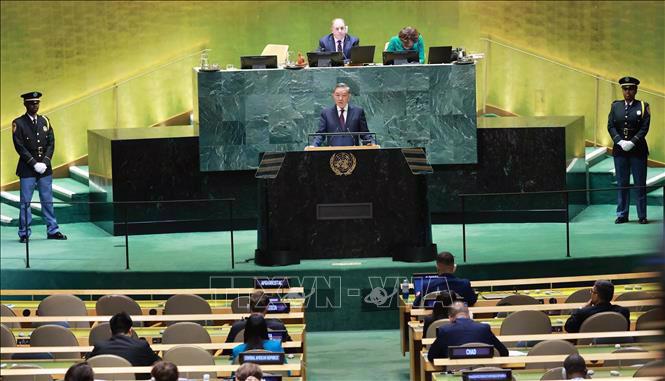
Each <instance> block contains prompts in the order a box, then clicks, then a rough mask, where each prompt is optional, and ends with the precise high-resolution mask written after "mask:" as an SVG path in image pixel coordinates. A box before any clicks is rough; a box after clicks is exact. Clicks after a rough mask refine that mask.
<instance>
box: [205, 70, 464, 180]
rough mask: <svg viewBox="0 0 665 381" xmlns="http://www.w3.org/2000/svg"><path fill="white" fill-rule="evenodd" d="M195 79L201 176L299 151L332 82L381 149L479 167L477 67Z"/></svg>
mask: <svg viewBox="0 0 665 381" xmlns="http://www.w3.org/2000/svg"><path fill="white" fill-rule="evenodd" d="M197 75H198V105H199V109H198V110H199V131H200V141H199V143H200V146H199V149H200V158H201V160H200V165H201V170H202V171H220V170H243V169H254V168H256V167H257V166H258V157H259V152H267V151H300V150H302V149H303V148H304V147H305V146H306V145H308V144H309V143H308V135H307V134H308V133H314V132H316V130H317V128H318V123H319V115H320V113H321V110H322V109H323V108H324V107H329V106H332V105H333V101H332V98H331V93H332V88H333V87H334V85H335V83H337V82H345V83H347V84H348V85H349V86H350V87H351V93H352V96H351V101H350V102H351V103H353V104H355V105H358V106H361V107H363V108H364V109H365V114H366V116H367V124H368V127H369V130H370V131H371V132H375V133H376V134H377V141H378V143H379V144H380V145H381V146H382V147H414V146H419V147H426V148H427V152H428V157H429V160H430V162H431V163H432V164H470V163H475V162H476V161H477V155H476V83H475V82H476V79H475V65H422V66H420V65H415V66H414V65H406V66H386V67H383V66H372V67H344V68H313V69H304V70H296V71H294V70H284V69H272V70H269V69H268V70H242V71H239V70H234V71H220V72H213V73H209V72H201V73H198V74H197Z"/></svg>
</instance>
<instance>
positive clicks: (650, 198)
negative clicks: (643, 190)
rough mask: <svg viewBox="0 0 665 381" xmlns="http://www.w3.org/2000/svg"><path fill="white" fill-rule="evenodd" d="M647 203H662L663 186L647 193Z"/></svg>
mask: <svg viewBox="0 0 665 381" xmlns="http://www.w3.org/2000/svg"><path fill="white" fill-rule="evenodd" d="M647 205H663V187H660V188H658V189H656V190H653V191H651V192H649V193H647Z"/></svg>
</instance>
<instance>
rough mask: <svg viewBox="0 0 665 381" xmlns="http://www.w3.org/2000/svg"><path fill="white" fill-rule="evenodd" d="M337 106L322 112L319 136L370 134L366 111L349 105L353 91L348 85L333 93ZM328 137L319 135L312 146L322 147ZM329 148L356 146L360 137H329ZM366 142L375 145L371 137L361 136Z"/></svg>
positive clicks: (342, 84)
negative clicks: (345, 133)
mask: <svg viewBox="0 0 665 381" xmlns="http://www.w3.org/2000/svg"><path fill="white" fill-rule="evenodd" d="M332 97H333V101H335V105H334V106H332V107H326V108H324V109H323V110H322V111H321V118H320V119H319V129H318V130H317V131H316V133H317V134H322V133H331V132H335V133H344V132H369V130H368V129H367V119H365V110H363V109H362V107H358V106H353V105H350V104H349V99H350V98H351V89H350V88H349V85H347V84H346V83H342V82H340V83H338V84H336V85H335V88H334V89H333V93H332ZM325 138H326V137H325V136H322V135H317V136H315V137H314V140H313V142H312V146H314V147H320V146H321V144H322V143H323V141H324V139H325ZM327 138H328V145H329V146H355V145H360V144H359V139H358V138H359V136H358V135H351V134H350V135H340V136H328V137H327ZM360 139H362V140H363V141H364V142H370V143H371V144H375V142H374V139H373V138H372V136H371V135H369V134H368V135H360Z"/></svg>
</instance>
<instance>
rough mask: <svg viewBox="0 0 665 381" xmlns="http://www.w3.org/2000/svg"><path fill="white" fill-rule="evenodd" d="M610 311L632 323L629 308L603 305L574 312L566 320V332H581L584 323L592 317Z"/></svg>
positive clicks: (609, 304) (608, 304)
mask: <svg viewBox="0 0 665 381" xmlns="http://www.w3.org/2000/svg"><path fill="white" fill-rule="evenodd" d="M608 311H611V312H618V313H620V314H621V315H623V316H624V317H625V318H626V321H628V322H629V321H630V311H628V308H625V307H621V306H617V305H615V304H611V303H602V304H597V305H595V306H590V307H584V308H579V309H576V310H575V311H573V313H572V314H571V315H570V317H569V318H568V320H566V326H565V328H566V332H570V333H577V332H579V331H580V327H581V326H582V323H583V322H584V321H585V320H586V319H587V318H589V317H590V316H591V315H595V314H597V313H600V312H608Z"/></svg>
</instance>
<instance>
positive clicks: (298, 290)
mask: <svg viewBox="0 0 665 381" xmlns="http://www.w3.org/2000/svg"><path fill="white" fill-rule="evenodd" d="M256 291H263V292H265V293H266V294H302V293H304V292H305V289H304V288H303V287H291V288H264V289H256V288H156V289H133V288H128V289H114V288H110V289H54V290H48V289H33V290H12V289H2V290H0V297H3V298H4V297H6V296H49V295H87V296H90V299H92V297H93V296H102V295H127V296H132V295H145V296H155V295H168V296H171V295H182V294H194V295H250V294H252V293H254V292H256ZM213 299H216V298H213ZM222 299H226V298H222Z"/></svg>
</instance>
